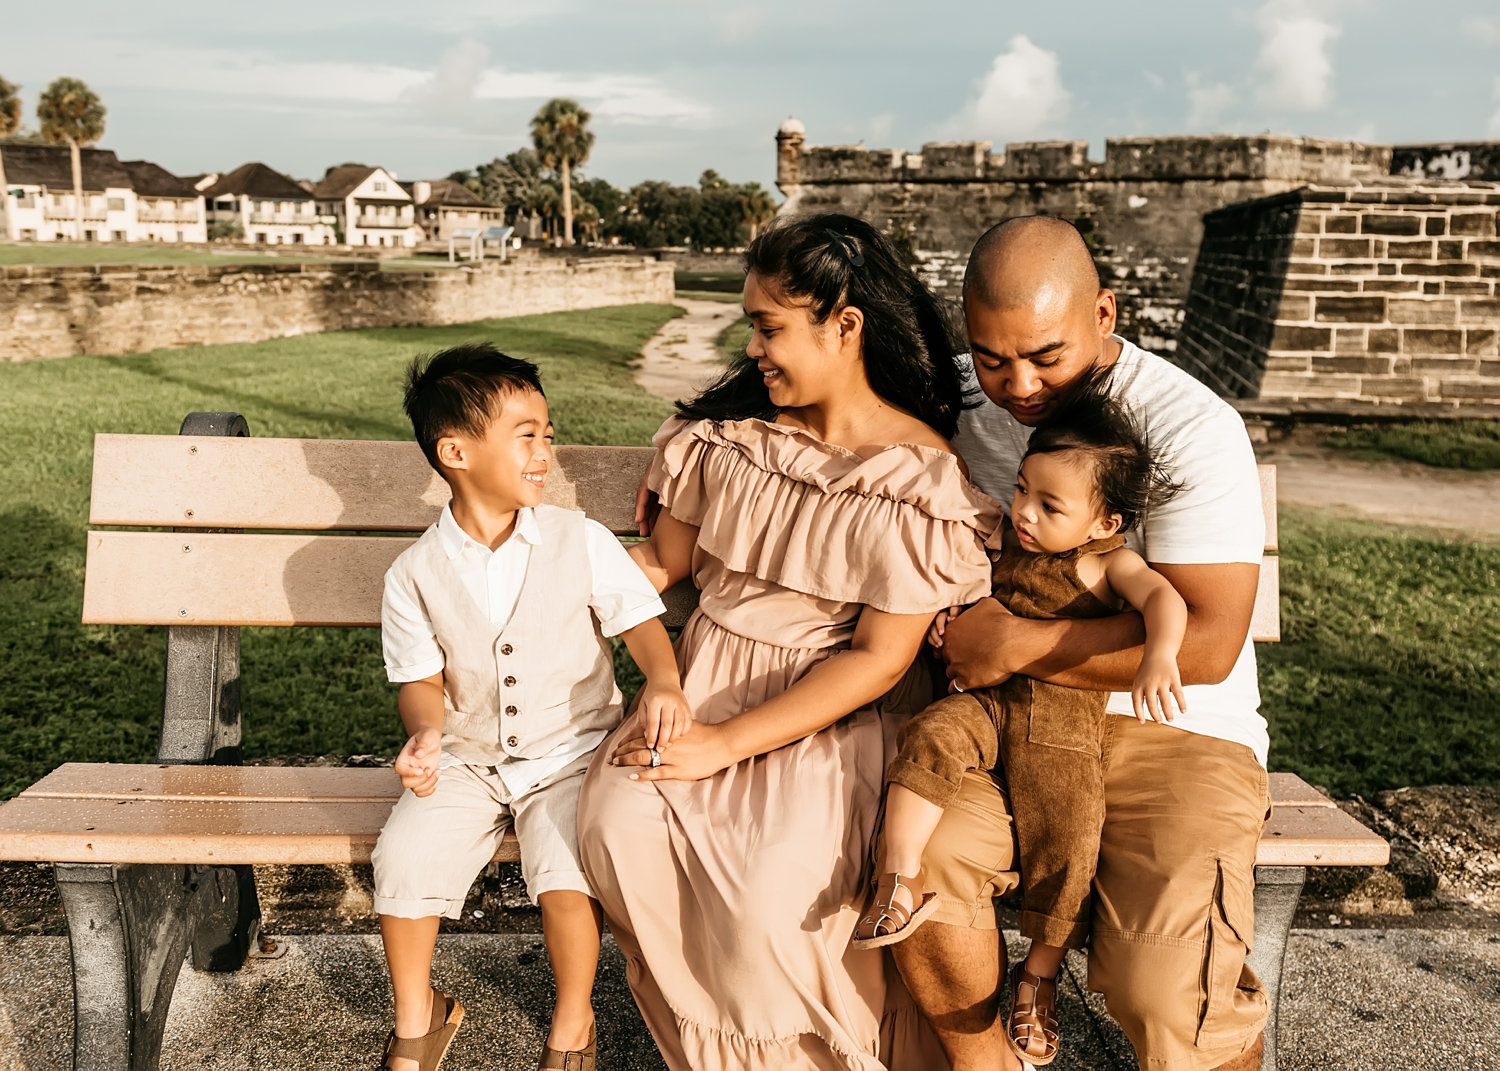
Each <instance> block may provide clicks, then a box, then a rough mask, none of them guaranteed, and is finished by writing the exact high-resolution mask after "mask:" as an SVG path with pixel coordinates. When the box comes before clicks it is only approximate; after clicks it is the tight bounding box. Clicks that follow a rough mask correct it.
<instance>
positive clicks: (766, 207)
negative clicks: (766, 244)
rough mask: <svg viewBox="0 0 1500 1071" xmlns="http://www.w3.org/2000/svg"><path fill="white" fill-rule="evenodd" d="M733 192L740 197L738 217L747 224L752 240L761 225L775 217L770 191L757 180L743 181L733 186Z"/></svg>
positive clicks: (774, 206)
mask: <svg viewBox="0 0 1500 1071" xmlns="http://www.w3.org/2000/svg"><path fill="white" fill-rule="evenodd" d="M735 192H736V193H738V194H739V198H740V219H741V220H742V221H744V222H745V223H746V224H748V225H749V227H750V240H751V241H752V242H753V241H755V236H756V235H757V234H759V233H760V229H761V227H762V226H764V225H765V224H767V223H770V222H771V220H773V219H775V218H776V202H775V201H773V200H771V194H770V191H768V190H767V189H766V188H765V187H764V186H762V185H761V184H760V183H758V182H746V183H743V184H742V185H740V186H738V187H736V188H735Z"/></svg>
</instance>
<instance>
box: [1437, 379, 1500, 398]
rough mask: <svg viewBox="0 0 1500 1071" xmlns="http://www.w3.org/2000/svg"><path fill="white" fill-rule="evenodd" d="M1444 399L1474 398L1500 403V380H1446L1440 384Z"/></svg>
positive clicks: (1439, 388) (1439, 387)
mask: <svg viewBox="0 0 1500 1071" xmlns="http://www.w3.org/2000/svg"><path fill="white" fill-rule="evenodd" d="M1438 393H1439V394H1440V395H1442V396H1443V397H1444V398H1474V399H1483V400H1486V401H1489V400H1494V401H1500V379H1444V380H1442V381H1441V382H1440V383H1439V384H1438Z"/></svg>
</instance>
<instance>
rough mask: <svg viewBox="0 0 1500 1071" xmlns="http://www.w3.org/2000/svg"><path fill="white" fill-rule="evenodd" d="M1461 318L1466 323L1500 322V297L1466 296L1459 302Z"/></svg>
mask: <svg viewBox="0 0 1500 1071" xmlns="http://www.w3.org/2000/svg"><path fill="white" fill-rule="evenodd" d="M1459 310H1460V311H1459V320H1460V321H1461V322H1463V323H1466V324H1493V323H1500V299H1497V298H1479V297H1473V298H1464V299H1463V300H1462V301H1460V302H1459Z"/></svg>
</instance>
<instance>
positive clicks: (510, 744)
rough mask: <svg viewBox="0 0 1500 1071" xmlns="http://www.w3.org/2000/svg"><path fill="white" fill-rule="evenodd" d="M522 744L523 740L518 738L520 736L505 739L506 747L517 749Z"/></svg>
mask: <svg viewBox="0 0 1500 1071" xmlns="http://www.w3.org/2000/svg"><path fill="white" fill-rule="evenodd" d="M520 742H521V738H520V737H518V736H508V737H506V738H505V745H506V747H515V746H516V745H517V744H519V743H520Z"/></svg>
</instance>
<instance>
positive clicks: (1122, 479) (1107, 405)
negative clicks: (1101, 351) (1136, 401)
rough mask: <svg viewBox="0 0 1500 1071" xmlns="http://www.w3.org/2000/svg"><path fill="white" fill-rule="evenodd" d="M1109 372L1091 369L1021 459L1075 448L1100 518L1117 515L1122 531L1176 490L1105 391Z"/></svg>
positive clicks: (1131, 422) (1045, 422) (1038, 429)
mask: <svg viewBox="0 0 1500 1071" xmlns="http://www.w3.org/2000/svg"><path fill="white" fill-rule="evenodd" d="M1109 377H1110V369H1096V370H1094V371H1092V372H1090V373H1088V374H1087V375H1085V376H1084V378H1083V380H1082V381H1081V382H1080V383H1079V384H1078V386H1077V387H1075V388H1074V389H1073V390H1071V391H1070V392H1068V394H1067V395H1065V396H1064V397H1063V398H1062V399H1061V400H1060V401H1059V402H1058V404H1057V408H1055V409H1054V410H1053V411H1052V412H1051V413H1049V414H1048V415H1047V418H1046V419H1045V420H1043V421H1042V422H1041V423H1039V424H1038V425H1037V426H1036V428H1035V429H1033V430H1032V433H1031V439H1030V441H1028V442H1027V444H1026V454H1025V456H1024V457H1022V459H1021V460H1023V461H1024V460H1025V459H1026V458H1027V457H1030V456H1031V455H1032V454H1056V453H1061V452H1063V451H1065V450H1076V451H1078V452H1079V453H1080V454H1082V455H1083V456H1084V457H1085V458H1087V460H1088V462H1089V464H1090V466H1091V467H1092V468H1093V472H1094V493H1095V500H1096V502H1097V503H1098V505H1099V507H1100V508H1101V509H1102V510H1103V511H1104V513H1105V515H1106V516H1107V515H1108V514H1111V513H1118V514H1119V515H1120V531H1122V532H1128V531H1130V530H1131V529H1132V528H1134V527H1136V525H1138V524H1140V522H1141V519H1142V518H1143V517H1144V516H1145V515H1146V514H1147V513H1149V512H1151V510H1153V509H1157V508H1158V507H1160V506H1163V505H1165V504H1166V503H1167V502H1170V501H1171V500H1172V499H1173V498H1174V497H1175V496H1176V495H1177V494H1178V492H1180V491H1181V490H1182V484H1180V483H1178V482H1177V481H1175V480H1173V479H1172V478H1171V477H1170V476H1169V475H1168V474H1167V471H1166V469H1165V468H1164V467H1163V466H1162V463H1161V459H1160V458H1157V457H1155V456H1154V455H1153V454H1152V452H1151V448H1150V444H1149V443H1148V442H1147V440H1146V435H1145V432H1144V431H1143V430H1142V429H1141V427H1140V425H1139V424H1138V423H1137V422H1136V421H1134V420H1132V419H1131V418H1130V417H1129V415H1127V414H1126V412H1125V410H1124V409H1123V408H1121V407H1120V405H1119V404H1118V403H1117V402H1115V401H1113V400H1111V399H1110V397H1109V395H1108V394H1107V393H1106V390H1107V386H1108V384H1109Z"/></svg>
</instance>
